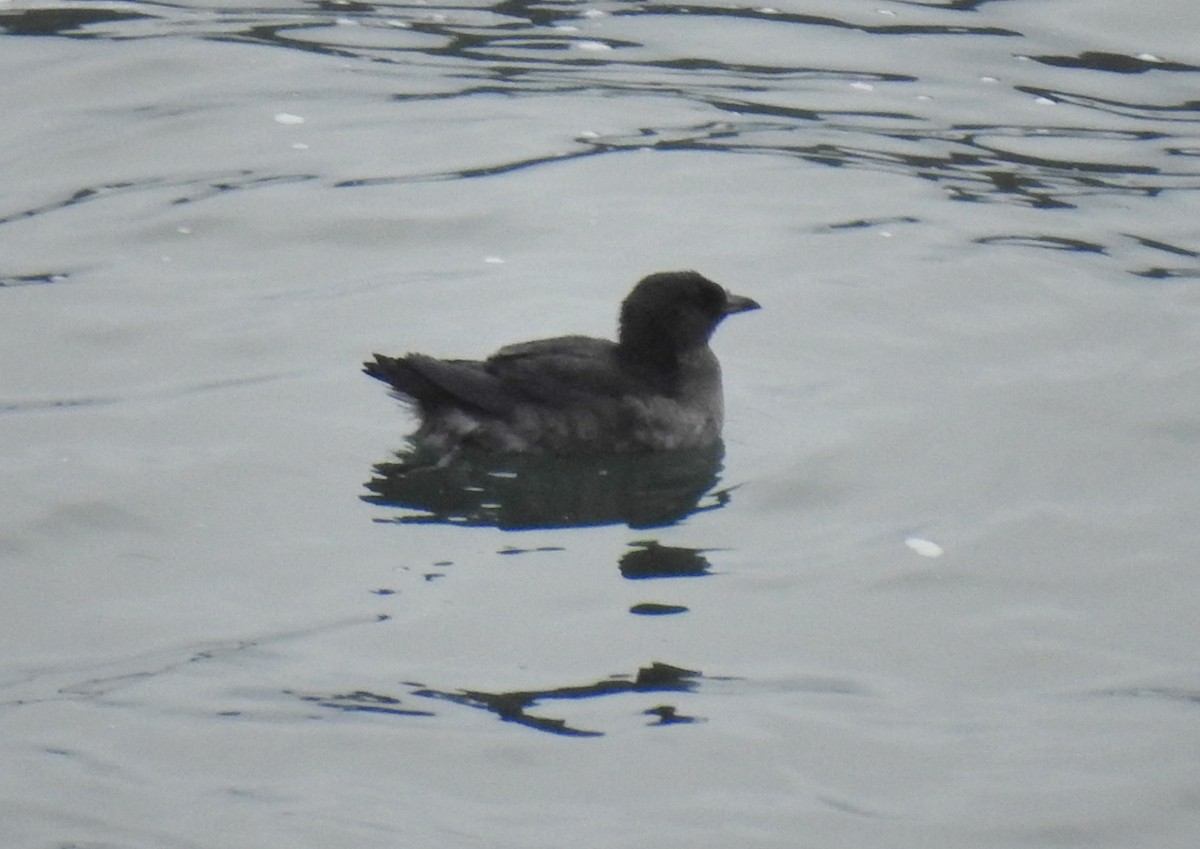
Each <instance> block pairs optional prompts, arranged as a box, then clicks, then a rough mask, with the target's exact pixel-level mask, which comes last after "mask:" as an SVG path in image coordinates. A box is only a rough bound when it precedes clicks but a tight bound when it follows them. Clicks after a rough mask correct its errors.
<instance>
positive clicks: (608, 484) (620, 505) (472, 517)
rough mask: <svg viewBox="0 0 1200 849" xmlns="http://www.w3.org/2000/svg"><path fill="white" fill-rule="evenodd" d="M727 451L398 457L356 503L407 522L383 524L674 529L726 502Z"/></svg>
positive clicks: (380, 469) (383, 466)
mask: <svg viewBox="0 0 1200 849" xmlns="http://www.w3.org/2000/svg"><path fill="white" fill-rule="evenodd" d="M723 456H724V446H723V445H722V444H721V443H720V442H718V443H716V444H715V445H712V446H709V447H706V448H702V449H695V450H688V451H666V452H657V453H648V454H606V455H588V456H568V457H558V456H540V455H520V454H515V455H497V454H485V453H481V452H469V451H460V452H458V453H456V454H454V455H452V456H450V457H442V458H436V457H426V456H422V455H421V454H420V452H417V451H412V450H410V451H406V452H399V453H397V455H396V459H394V460H391V461H387V462H382V463H378V464H377V465H376V466H375V467H374V470H373V472H374V474H373V477H372V478H371V479H370V480H369V481H367V483H366V488H367V489H368V490H370V494H369V495H364V496H362V497H363V500H365V501H368V502H370V503H372V504H378V505H382V506H387V507H398V508H402V509H403V510H405V511H415V512H405V513H404V514H401V515H398V516H395V517H393V518H390V519H381V520H380V521H386V522H396V523H401V524H410V523H445V524H458V525H472V526H491V527H497V528H502V529H504V530H523V529H530V528H565V527H583V526H590V525H611V524H625V525H628V526H629V527H631V528H652V527H661V526H664V525H671V524H674V523H676V522H679V521H681V520H682V519H684V518H686V517H687V516H689V515H691V514H693V513H698V512H702V511H705V510H713V509H716V508H718V507H721V506H723V505H724V504H725V503H726V502H727V501H728V500H729V490H728V489H718V488H717V485H718V483H719V481H720V472H721V468H722V467H721V460H722V458H723Z"/></svg>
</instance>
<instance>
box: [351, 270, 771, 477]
mask: <svg viewBox="0 0 1200 849" xmlns="http://www.w3.org/2000/svg"><path fill="white" fill-rule="evenodd" d="M758 308H759V305H758V304H757V303H756V302H755V301H753V300H751V299H750V298H746V297H742V296H741V295H734V294H732V293H730V292H728V291H726V290H725V289H724V288H723V287H721V286H719V285H718V284H716V283H714V282H713V281H711V280H709V279H708V278H706V277H703V276H702V275H700V274H697V273H696V272H695V271H668V272H661V273H658V274H651V275H650V276H649V277H646V278H645V279H643V280H642V281H641V282H639V283H638V284H637V285H636V286H635V287H634V288H633V291H632V292H630V293H629V296H628V297H626V298H625V300H624V302H623V303H622V304H621V316H620V326H619V332H618V334H617V341H616V342H612V341H609V340H607V339H594V338H591V337H588V336H560V337H557V338H554V339H539V340H537V341H534V342H519V343H517V344H515V345H508V346H506V347H504V348H501V349H500V350H499V351H497V352H496V353H495V354H493V355H492V356H490V357H488V359H486V360H484V361H478V360H439V359H435V358H434V357H430V356H427V355H425V354H408V355H406V356H403V357H388V356H384V355H382V354H376V355H375V359H374V361H371V362H367V363H364V364H363V371H365V372H366V373H367V374H369V375H370V376H371V377H374V378H377V379H379V380H382V381H383V382H384V383H386V384H388V385H389V386H391V388H392V392H393V394H394V395H396V397H398V398H400V399H401V400H403V401H406V402H409V403H411V404H413V405H415V407H416V411H417V412H418V414H419V415H420V417H421V426H420V427H419V428H418V429H417V431H416V433H414V434H413V436H412V441H413V443H414V444H415V445H416V446H418V447H419V448H424V449H428V450H431V451H434V452H438V453H449V452H451V451H454V450H456V449H458V448H460V447H464V448H475V449H481V450H483V451H488V452H497V453H539V454H582V453H602V452H638V451H642V452H644V451H673V450H679V449H694V448H703V447H706V446H710V445H714V444H716V443H717V442H718V441H719V440H720V437H721V426H722V424H723V422H724V417H725V409H724V407H725V405H724V399H723V395H722V391H721V366H720V364H719V363H718V362H717V358H716V355H714V354H713V352H712V349H711V348H709V347H708V340H709V337H710V336H712V333H713V331H714V330H716V328H717V325H718V324H720V323H721V320H722V319H724V318H725V316H727V315H732V314H733V313H738V312H745V311H746V310H754V309H758Z"/></svg>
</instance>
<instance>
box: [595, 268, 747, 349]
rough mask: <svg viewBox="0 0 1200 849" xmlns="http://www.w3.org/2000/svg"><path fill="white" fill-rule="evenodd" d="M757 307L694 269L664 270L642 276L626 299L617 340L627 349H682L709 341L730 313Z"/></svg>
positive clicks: (622, 307) (622, 308) (622, 306)
mask: <svg viewBox="0 0 1200 849" xmlns="http://www.w3.org/2000/svg"><path fill="white" fill-rule="evenodd" d="M758 308H759V305H758V303H757V302H755V301H753V300H751V299H750V298H745V297H742V296H741V295H734V294H731V293H730V292H727V291H726V290H725V288H724V287H722V286H720V285H718V284H716V283H714V282H713V281H711V280H709V279H708V278H707V277H704V276H703V275H701V274H698V273H696V272H695V271H662V272H659V273H658V274H651V275H650V276H649V277H646V278H644V279H642V281H641V282H640V283H638V284H637V285H636V286H634V287H633V291H632V292H630V293H629V295H628V297H626V298H625V301H624V302H623V303H622V304H621V323H620V333H619V336H618V340H619V343H620V345H621V347H622V348H625V349H627V350H628V349H638V350H642V349H666V350H669V351H672V352H674V353H678V352H681V351H686V350H688V349H689V348H694V347H697V346H700V345H705V344H707V343H708V339H709V337H710V336H712V333H713V331H714V330H716V329H717V325H718V324H720V323H721V320H722V319H723V318H725V316H727V315H732V314H733V313H735V312H746V311H747V310H756V309H758Z"/></svg>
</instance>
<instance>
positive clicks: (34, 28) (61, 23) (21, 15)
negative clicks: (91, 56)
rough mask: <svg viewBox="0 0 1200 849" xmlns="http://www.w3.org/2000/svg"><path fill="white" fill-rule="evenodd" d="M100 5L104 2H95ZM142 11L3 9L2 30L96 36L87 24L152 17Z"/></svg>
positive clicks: (10, 33)
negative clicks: (5, 10) (6, 10)
mask: <svg viewBox="0 0 1200 849" xmlns="http://www.w3.org/2000/svg"><path fill="white" fill-rule="evenodd" d="M95 5H96V6H98V5H100V4H95ZM148 17H150V16H149V15H147V14H144V13H142V12H129V11H119V10H117V9H112V8H90V9H89V8H86V7H77V6H67V7H58V8H49V9H22V10H20V11H14V12H0V30H3V31H4V33H5V34H7V35H71V36H74V37H76V38H94V37H95V35H94V34H91V33H88V32H87V29H86V28H87V27H89V26H92V25H94V24H107V23H112V22H113V21H129V20H137V19H139V18H148Z"/></svg>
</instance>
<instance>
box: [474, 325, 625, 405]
mask: <svg viewBox="0 0 1200 849" xmlns="http://www.w3.org/2000/svg"><path fill="white" fill-rule="evenodd" d="M616 347H617V346H616V344H615V343H613V342H610V341H608V340H607V339H593V338H591V337H588V336H560V337H558V338H555V339H539V340H537V341H535V342H521V343H518V344H516V345H508V346H507V347H504V348H501V349H500V350H499V351H497V352H496V353H495V354H493V355H492V356H491V357H489V358H488V361H487V363H486V364H485V368H486V369H487V371H488V373H489V374H490V375H492V376H494V377H496V378H497V379H499V380H500V381H501V382H502V383H503V384H504V386H505V387H506V388H507V389H508V391H509V392H510V393H512V394H513V395H516V396H523V397H525V398H528V399H530V400H533V401H536V402H538V403H540V404H545V405H548V406H556V407H562V406H567V405H570V404H573V403H578V402H580V401H586V400H596V399H599V398H610V397H613V396H618V395H624V394H630V393H636V392H638V391H644V387H642V386H641V385H640V384H639V382H638V381H637V380H636V379H635V378H633V377H632V376H630V375H629V374H628V372H627V371H625V370H624V369H622V368H621V367H620V364H619V362H618V360H617V357H616Z"/></svg>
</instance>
